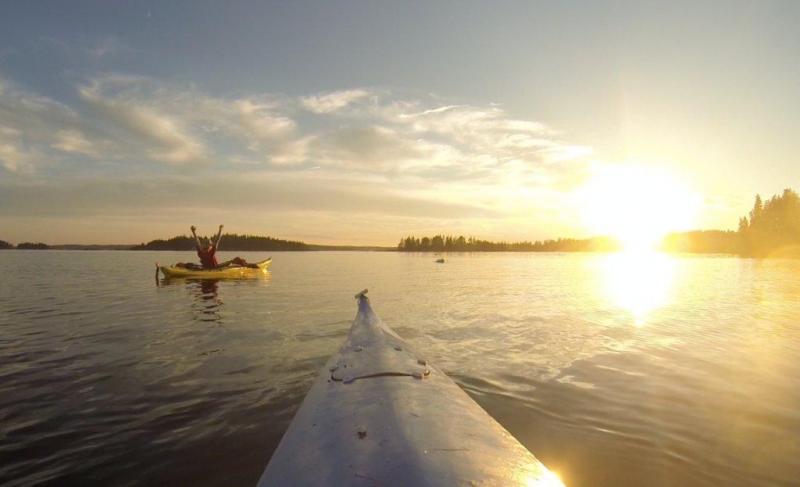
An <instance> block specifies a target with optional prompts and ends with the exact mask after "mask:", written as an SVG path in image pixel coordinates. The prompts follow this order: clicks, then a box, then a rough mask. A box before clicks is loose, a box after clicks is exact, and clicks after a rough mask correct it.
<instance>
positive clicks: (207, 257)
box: [197, 247, 219, 269]
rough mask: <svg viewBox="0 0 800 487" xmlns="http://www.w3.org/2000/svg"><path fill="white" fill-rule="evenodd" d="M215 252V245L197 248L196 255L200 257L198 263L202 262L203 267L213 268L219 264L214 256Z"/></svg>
mask: <svg viewBox="0 0 800 487" xmlns="http://www.w3.org/2000/svg"><path fill="white" fill-rule="evenodd" d="M215 253H217V248H216V247H211V248H210V249H202V248H199V249H197V256H198V257H200V263H201V264H203V269H213V268H215V267H217V266H219V264H218V263H217V258H216V257H214V254H215Z"/></svg>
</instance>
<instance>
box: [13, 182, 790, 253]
mask: <svg viewBox="0 0 800 487" xmlns="http://www.w3.org/2000/svg"><path fill="white" fill-rule="evenodd" d="M222 242H223V245H222V249H223V250H232V251H240V252H241V251H249V252H255V251H282V250H295V251H313V250H383V251H387V250H388V251H391V250H394V251H400V252H613V251H615V250H619V249H620V245H619V243H618V242H616V241H615V240H614V239H613V238H611V237H595V238H588V239H573V238H559V239H556V240H541V241H539V240H537V241H535V242H530V241H522V242H502V241H501V242H492V241H489V240H481V239H477V238H475V237H464V236H462V235H460V236H457V237H456V236H451V235H434V236H432V237H421V238H419V237H415V236H407V237H405V238H403V239H401V240H400V242H399V243H398V244H397V246H396V247H379V246H358V245H317V244H307V243H305V242H300V241H296V240H283V239H279V238H273V237H262V236H257V235H237V234H225V235H223V237H222ZM194 247H195V243H194V240H193V239H192V237H189V236H187V235H179V236H176V237H172V238H170V239H167V240H163V239H157V240H151V241H150V242H147V243H142V244H139V245H135V246H131V245H47V244H44V243H41V242H22V243H20V244H18V245H17V246H16V247H15V246H14V245H12V244H11V243H9V242H6V241H4V240H0V250H7V249H14V248H17V249H21V250H45V249H55V250H183V251H191V250H194ZM661 249H662V250H665V251H669V252H686V253H708V254H712V253H713V254H735V255H740V256H743V257H800V196H798V194H797V192H795V191H794V190H792V189H786V190H784V191H783V193H782V194H780V195H775V196H773V197H772V198H770V199H769V200H767V201H766V202H765V201H763V200H762V199H761V196H760V195H756V198H755V203H754V204H753V209H752V210H750V212H749V213H748V215H747V216H744V217H742V218H740V220H739V228H738V230H737V231H732V230H696V231H691V232H678V233H671V234H668V235H667V236H665V237H664V239H663V241H662V243H661Z"/></svg>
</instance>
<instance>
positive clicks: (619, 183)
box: [579, 165, 699, 251]
mask: <svg viewBox="0 0 800 487" xmlns="http://www.w3.org/2000/svg"><path fill="white" fill-rule="evenodd" d="M579 195H580V196H579V199H580V202H579V204H580V206H581V214H582V215H583V219H584V225H585V226H586V227H587V228H588V229H589V230H590V231H592V232H593V233H595V234H597V235H608V236H611V237H614V238H615V239H617V240H618V241H619V242H620V244H621V245H622V246H623V248H624V250H626V251H629V250H636V251H641V250H647V249H653V248H656V247H658V245H659V244H660V242H661V239H662V238H663V237H664V235H666V234H667V233H669V232H672V231H679V230H688V229H690V228H691V227H692V225H693V223H694V219H695V215H696V213H697V209H698V206H699V199H698V196H697V195H696V194H694V193H693V192H692V191H690V190H689V189H688V188H687V186H686V185H684V184H682V183H681V182H680V181H679V180H678V179H676V178H675V177H674V176H672V175H671V174H669V173H667V172H665V171H661V170H657V169H653V168H650V167H647V166H632V165H628V166H606V167H604V168H603V169H601V170H599V171H598V172H596V173H595V174H594V175H593V176H592V177H591V179H590V180H589V181H588V182H587V183H586V184H585V185H584V186H583V187H582V188H581V189H580V190H579Z"/></svg>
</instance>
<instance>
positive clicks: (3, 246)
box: [0, 240, 50, 250]
mask: <svg viewBox="0 0 800 487" xmlns="http://www.w3.org/2000/svg"><path fill="white" fill-rule="evenodd" d="M49 248H50V247H49V246H48V245H47V244H43V243H41V242H22V243H19V244H17V245H16V247H15V246H14V244H11V243H8V242H6V241H5V240H0V250H10V249H19V250H47V249H49Z"/></svg>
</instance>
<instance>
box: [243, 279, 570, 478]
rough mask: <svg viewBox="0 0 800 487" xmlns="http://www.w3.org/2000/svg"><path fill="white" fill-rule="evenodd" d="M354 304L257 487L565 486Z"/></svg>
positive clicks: (365, 305)
mask: <svg viewBox="0 0 800 487" xmlns="http://www.w3.org/2000/svg"><path fill="white" fill-rule="evenodd" d="M358 300H359V306H358V313H357V315H356V318H355V320H354V322H353V325H352V327H351V329H350V333H349V335H348V338H347V340H346V342H345V343H344V345H343V346H342V348H341V350H340V351H339V353H337V354H335V355H334V356H333V357H332V358H331V359H330V361H329V362H328V364H327V365H326V366H325V368H324V369H323V370H322V372H321V373H320V375H319V377H318V378H317V379H316V381H315V382H314V384H313V386H312V387H311V390H310V391H309V393H308V395H307V396H306V398H305V400H304V401H303V404H302V405H301V407H300V409H299V411H298V412H297V414H296V415H295V417H294V419H293V421H292V423H291V424H290V426H289V428H288V430H287V431H286V433H285V434H284V436H283V438H282V440H281V442H280V444H279V445H278V448H277V449H276V450H275V453H274V454H273V455H272V458H271V460H270V462H269V464H268V465H267V468H266V470H265V471H264V473H263V475H262V476H261V479H260V480H259V483H258V485H259V486H260V487H272V486H295V485H296V486H326V485H330V486H460V485H465V486H470V485H478V486H490V485H491V486H495V485H496V486H526V487H530V486H542V487H544V486H560V485H563V484H561V482H560V481H559V480H558V477H556V476H555V475H554V474H552V473H551V472H549V471H548V470H547V468H545V467H544V466H543V465H542V464H541V463H540V462H539V461H538V460H537V459H536V458H535V457H534V456H533V454H531V453H530V452H529V451H528V450H527V449H526V448H525V447H524V446H522V445H521V444H520V443H519V442H518V441H517V440H516V439H515V438H514V437H513V436H511V434H510V433H509V432H508V431H506V430H505V429H504V428H503V427H502V426H500V424H499V423H497V421H495V420H494V419H493V418H492V417H491V416H489V414H488V413H487V412H486V411H484V410H483V409H481V407H480V406H478V404H477V403H475V401H473V400H472V399H471V398H470V397H469V396H468V395H467V394H466V393H465V392H464V391H463V390H462V389H461V388H460V387H458V385H456V384H455V383H454V382H453V381H452V380H451V379H450V378H449V377H447V376H446V375H445V374H444V373H442V371H440V370H439V369H437V368H436V367H434V366H432V365H430V364H428V363H427V362H426V361H425V359H424V357H422V356H421V355H419V354H418V353H416V352H415V351H414V350H413V349H412V348H411V347H410V346H409V345H408V344H407V343H406V342H405V341H404V340H403V339H402V338H400V337H399V336H398V335H397V334H396V333H395V332H394V331H392V330H391V329H390V328H389V327H388V326H386V325H384V324H383V322H382V321H381V320H380V318H378V316H377V315H376V314H375V313H374V312H373V310H372V308H371V307H370V304H369V300H368V299H367V297H366V296H364V294H363V293H361V294H359V295H358Z"/></svg>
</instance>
